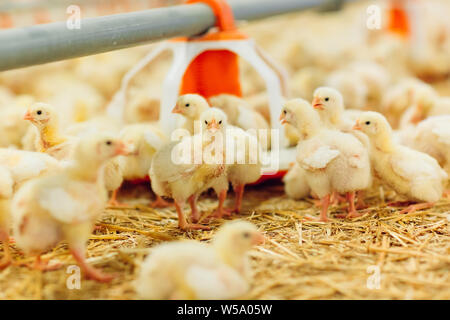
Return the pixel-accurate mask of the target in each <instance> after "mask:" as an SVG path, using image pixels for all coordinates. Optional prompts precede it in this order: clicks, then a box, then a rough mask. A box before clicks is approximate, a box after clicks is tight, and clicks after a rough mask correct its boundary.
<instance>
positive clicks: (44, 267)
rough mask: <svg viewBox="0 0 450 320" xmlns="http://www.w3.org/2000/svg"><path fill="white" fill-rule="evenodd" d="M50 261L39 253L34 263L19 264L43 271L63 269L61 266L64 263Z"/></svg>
mask: <svg viewBox="0 0 450 320" xmlns="http://www.w3.org/2000/svg"><path fill="white" fill-rule="evenodd" d="M48 263H49V260H48V259H46V260H43V259H42V258H41V256H40V255H39V256H37V257H36V260H34V262H33V263H25V264H19V266H25V267H27V268H29V269H33V270H39V271H42V272H45V271H55V270H58V269H61V267H62V263H55V264H52V265H49V264H48Z"/></svg>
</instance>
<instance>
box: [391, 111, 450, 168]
mask: <svg viewBox="0 0 450 320" xmlns="http://www.w3.org/2000/svg"><path fill="white" fill-rule="evenodd" d="M397 137H398V138H399V142H400V143H401V144H403V145H405V146H407V147H410V148H412V149H415V150H418V151H421V152H424V153H427V154H429V155H430V156H432V157H433V158H434V159H436V160H437V161H438V163H439V165H440V166H441V167H442V168H444V170H445V171H446V172H447V174H448V175H450V115H447V116H435V117H430V118H428V119H426V120H424V121H421V122H419V124H418V125H417V126H414V127H409V128H407V129H404V130H401V131H400V132H398V134H397Z"/></svg>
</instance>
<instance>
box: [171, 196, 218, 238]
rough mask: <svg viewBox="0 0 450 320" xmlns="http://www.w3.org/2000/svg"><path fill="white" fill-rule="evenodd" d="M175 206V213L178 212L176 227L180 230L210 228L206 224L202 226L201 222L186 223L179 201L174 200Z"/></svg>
mask: <svg viewBox="0 0 450 320" xmlns="http://www.w3.org/2000/svg"><path fill="white" fill-rule="evenodd" d="M175 208H176V210H177V214H178V227H179V228H180V229H181V230H184V231H187V230H210V229H211V228H210V227H207V226H204V225H201V224H195V223H188V222H187V220H186V217H185V216H184V214H183V211H182V209H181V206H180V204H179V203H177V202H175Z"/></svg>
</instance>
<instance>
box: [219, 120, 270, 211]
mask: <svg viewBox="0 0 450 320" xmlns="http://www.w3.org/2000/svg"><path fill="white" fill-rule="evenodd" d="M227 139H233V140H234V146H235V148H234V152H232V150H231V148H229V145H227V148H226V149H225V152H226V155H227V159H229V158H231V156H230V153H231V154H234V155H235V157H234V158H233V161H232V162H230V163H228V162H227V169H228V170H227V178H228V181H230V183H231V185H232V186H233V189H234V192H235V193H236V200H235V205H234V209H233V211H234V212H240V211H241V207H242V199H243V196H244V188H245V185H246V184H249V183H253V182H256V181H257V180H258V179H259V178H260V177H261V167H262V166H261V152H262V150H261V146H260V144H259V143H258V139H257V138H256V137H255V136H253V135H251V134H248V133H247V132H245V131H244V130H242V129H240V128H236V127H230V128H229V129H228V130H227Z"/></svg>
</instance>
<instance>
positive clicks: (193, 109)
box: [172, 94, 209, 134]
mask: <svg viewBox="0 0 450 320" xmlns="http://www.w3.org/2000/svg"><path fill="white" fill-rule="evenodd" d="M208 108H209V104H208V101H206V99H205V98H203V97H202V96H201V95H198V94H185V95H182V96H179V97H178V99H177V104H176V105H175V107H174V108H173V110H172V113H178V114H181V115H182V116H184V118H185V122H184V124H183V126H182V128H183V129H186V130H188V131H189V133H190V134H194V130H195V127H194V122H195V121H196V120H198V119H199V118H200V115H201V114H202V112H203V111H205V110H208Z"/></svg>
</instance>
